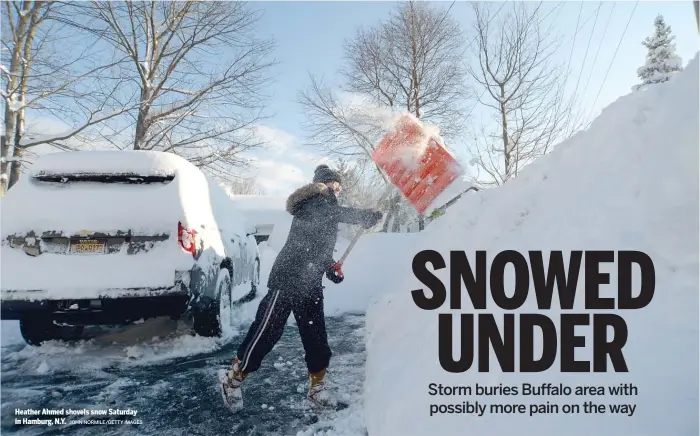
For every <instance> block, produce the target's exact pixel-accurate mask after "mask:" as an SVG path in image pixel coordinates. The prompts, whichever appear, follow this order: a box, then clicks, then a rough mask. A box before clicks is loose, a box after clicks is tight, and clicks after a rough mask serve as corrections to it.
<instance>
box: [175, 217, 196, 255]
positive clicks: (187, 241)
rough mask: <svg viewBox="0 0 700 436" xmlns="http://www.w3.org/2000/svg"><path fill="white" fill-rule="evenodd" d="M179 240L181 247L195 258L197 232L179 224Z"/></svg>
mask: <svg viewBox="0 0 700 436" xmlns="http://www.w3.org/2000/svg"><path fill="white" fill-rule="evenodd" d="M177 240H178V242H179V243H180V247H182V249H183V250H185V251H186V252H188V253H192V256H194V255H195V254H196V253H197V232H196V231H195V230H189V229H186V228H185V227H184V226H183V225H182V223H181V222H178V223H177Z"/></svg>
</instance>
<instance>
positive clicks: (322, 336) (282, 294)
mask: <svg viewBox="0 0 700 436" xmlns="http://www.w3.org/2000/svg"><path fill="white" fill-rule="evenodd" d="M290 313H294V318H295V319H296V322H297V326H298V327H299V335H300V336H301V342H302V344H303V345H304V351H305V352H306V366H307V369H308V370H309V372H318V371H320V370H322V369H324V368H327V367H328V363H329V362H330V359H331V354H332V353H331V349H330V347H329V346H328V336H327V334H326V322H325V318H324V315H323V289H318V290H316V291H311V292H308V291H307V292H303V293H302V292H294V291H279V290H271V291H268V293H267V295H265V297H263V299H262V300H261V301H260V305H259V306H258V311H257V314H256V316H255V321H253V324H252V325H251V326H250V329H249V330H248V334H247V335H246V337H245V339H244V340H243V343H242V344H241V345H240V347H238V359H239V360H240V361H241V367H240V369H241V370H242V371H245V372H248V373H251V372H253V371H256V370H257V369H258V368H259V367H260V364H261V363H262V360H263V359H264V358H265V356H266V355H267V354H268V353H269V352H270V351H271V350H272V347H274V346H275V344H276V343H277V341H279V340H280V338H281V337H282V332H283V331H284V326H285V324H286V323H287V319H288V318H289V314H290Z"/></svg>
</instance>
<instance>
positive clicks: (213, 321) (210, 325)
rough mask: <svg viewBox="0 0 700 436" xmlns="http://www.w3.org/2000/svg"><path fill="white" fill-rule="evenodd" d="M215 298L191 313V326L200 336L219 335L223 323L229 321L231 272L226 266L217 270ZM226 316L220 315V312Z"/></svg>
mask: <svg viewBox="0 0 700 436" xmlns="http://www.w3.org/2000/svg"><path fill="white" fill-rule="evenodd" d="M216 295H217V300H216V301H215V302H214V303H212V304H211V305H210V306H209V307H208V308H206V309H200V310H198V311H197V312H196V313H194V314H193V323H192V327H193V329H194V332H195V333H197V334H198V335H200V336H207V337H213V336H221V333H222V332H223V328H222V327H223V325H225V323H226V322H227V319H228V322H229V323H230V312H231V273H230V271H229V270H228V269H226V268H221V270H219V275H218V277H217V278H216ZM224 312H225V313H227V314H228V316H222V313H224Z"/></svg>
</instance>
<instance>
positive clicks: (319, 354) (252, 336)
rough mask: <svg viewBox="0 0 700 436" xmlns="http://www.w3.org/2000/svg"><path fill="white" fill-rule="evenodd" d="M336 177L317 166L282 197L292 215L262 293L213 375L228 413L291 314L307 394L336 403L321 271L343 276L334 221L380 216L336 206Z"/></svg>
mask: <svg viewBox="0 0 700 436" xmlns="http://www.w3.org/2000/svg"><path fill="white" fill-rule="evenodd" d="M341 182H342V180H341V176H340V173H338V172H337V171H334V170H332V169H331V168H329V167H328V166H327V165H319V166H318V167H317V168H316V170H315V172H314V177H313V182H312V183H310V184H308V185H305V186H303V187H301V188H299V189H297V190H296V191H295V192H293V193H292V194H291V195H290V196H289V198H288V199H287V212H289V213H290V214H291V215H292V216H293V217H294V218H293V220H292V226H291V229H290V231H289V236H288V237H287V241H286V243H285V245H284V247H282V250H280V252H279V254H278V255H277V258H276V259H275V262H274V264H273V266H272V270H271V271H270V277H269V279H268V282H267V287H268V293H267V295H265V297H264V298H263V299H262V300H261V301H260V305H259V306H258V310H257V313H256V317H255V320H254V321H253V323H252V324H251V326H250V328H249V330H248V334H247V335H246V337H245V339H244V340H243V342H242V343H241V345H240V347H239V348H238V353H237V356H236V358H234V359H233V362H232V365H231V368H230V369H229V370H228V371H226V370H222V371H221V372H220V374H219V378H220V382H221V390H222V395H223V398H224V403H225V404H226V406H227V407H228V408H229V409H230V410H231V411H233V412H236V411H238V410H240V409H241V408H243V396H242V389H241V385H242V383H243V381H244V380H245V379H246V378H247V377H248V375H249V374H250V373H252V372H254V371H256V370H257V369H258V368H259V367H260V364H261V362H262V360H263V359H264V357H265V356H266V355H267V354H268V353H269V352H270V351H271V350H272V348H273V347H274V346H275V344H276V343H277V341H279V340H280V338H281V337H282V332H283V331H284V327H285V324H286V323H287V319H288V318H289V315H290V314H291V313H293V314H294V317H295V319H296V323H297V327H298V328H299V334H300V336H301V341H302V343H303V345H304V351H305V353H306V366H307V369H308V372H309V391H308V395H307V396H308V399H309V400H310V402H311V404H312V405H313V406H316V407H333V406H335V404H336V401H335V399H334V398H333V397H332V396H331V395H329V393H328V391H326V384H325V380H324V377H325V375H326V370H327V368H328V365H329V363H330V358H331V355H332V353H331V349H330V347H329V346H328V338H327V334H326V324H325V318H324V313H323V289H324V287H323V284H322V281H323V275H324V274H325V275H326V277H327V278H328V279H329V280H331V281H332V282H333V283H340V282H342V281H343V278H344V277H343V275H342V271H341V269H340V265H339V264H337V263H336V262H335V261H334V260H333V250H334V248H335V244H336V240H337V237H338V224H339V223H347V224H355V225H360V226H362V227H364V228H370V227H373V226H375V225H376V224H377V223H378V222H379V220H381V219H382V217H383V214H382V213H381V212H379V211H374V210H371V209H356V208H350V207H344V206H340V205H339V204H338V199H337V196H338V195H339V194H340V192H341Z"/></svg>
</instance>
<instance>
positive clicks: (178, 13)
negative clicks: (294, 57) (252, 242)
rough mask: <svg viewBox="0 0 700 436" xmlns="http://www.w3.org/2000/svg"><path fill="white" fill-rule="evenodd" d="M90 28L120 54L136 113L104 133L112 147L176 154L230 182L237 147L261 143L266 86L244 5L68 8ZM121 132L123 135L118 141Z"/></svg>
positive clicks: (264, 48) (264, 52)
mask: <svg viewBox="0 0 700 436" xmlns="http://www.w3.org/2000/svg"><path fill="white" fill-rule="evenodd" d="M75 8H76V9H77V10H80V11H81V13H82V15H83V16H84V17H85V18H84V20H83V21H80V22H78V21H77V20H75V19H73V18H71V17H68V16H66V17H65V21H67V22H70V23H71V24H72V25H74V26H77V27H80V28H82V29H85V30H89V31H90V32H93V33H95V34H99V35H100V37H101V38H102V39H103V40H104V41H106V42H107V43H108V44H109V45H110V46H112V47H113V48H115V49H116V52H117V53H118V56H122V55H123V56H126V57H127V58H128V59H129V64H130V66H129V67H128V68H123V69H121V70H120V71H119V72H118V74H119V75H120V76H121V77H128V79H129V81H130V82H131V86H130V87H129V88H128V89H124V90H122V92H123V94H130V95H132V96H133V97H132V98H133V99H134V100H135V102H136V103H137V110H135V111H134V112H133V113H131V114H130V118H128V119H127V118H120V119H119V120H118V122H116V123H114V125H113V126H111V129H112V132H113V134H111V135H105V136H106V139H107V140H110V141H114V142H115V143H116V145H117V146H119V147H120V148H126V147H129V148H133V149H134V150H161V151H169V152H173V153H176V154H179V155H181V156H183V157H185V158H187V159H189V160H190V161H192V162H193V163H195V164H196V165H198V166H200V167H203V168H205V169H206V170H208V171H209V172H210V173H212V174H213V175H215V176H218V177H223V178H229V179H234V178H235V176H234V174H233V173H232V172H231V169H232V167H234V166H238V165H241V164H244V163H245V159H244V158H243V157H242V155H241V153H242V152H244V151H247V150H250V149H252V148H254V147H257V146H260V145H261V144H262V143H261V142H260V141H259V140H258V139H257V138H256V135H255V134H254V126H255V124H256V123H258V122H260V121H261V120H262V119H263V115H262V113H263V110H264V106H265V97H266V96H265V95H264V94H263V89H264V86H265V85H266V84H267V82H268V79H269V77H268V70H269V69H270V67H272V66H273V65H274V62H273V61H270V60H268V58H267V57H268V55H269V54H270V53H271V51H272V49H273V48H274V44H273V42H272V41H269V40H261V39H258V38H256V36H255V30H256V29H255V25H256V23H257V21H258V19H259V14H258V13H256V12H254V11H252V10H251V9H250V8H249V7H248V5H247V4H246V3H244V2H202V1H181V2H160V1H148V2H109V1H99V2H98V1H93V2H92V3H90V4H77V5H76V6H75ZM125 132H128V135H126V139H124V137H125Z"/></svg>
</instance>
